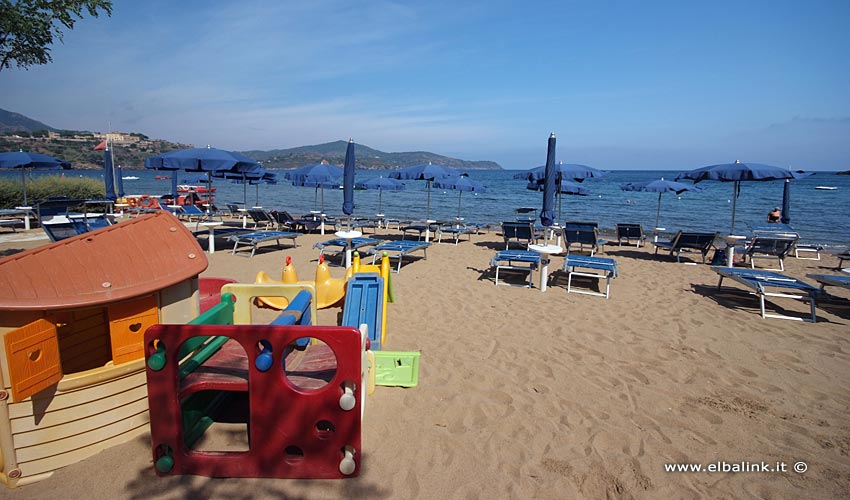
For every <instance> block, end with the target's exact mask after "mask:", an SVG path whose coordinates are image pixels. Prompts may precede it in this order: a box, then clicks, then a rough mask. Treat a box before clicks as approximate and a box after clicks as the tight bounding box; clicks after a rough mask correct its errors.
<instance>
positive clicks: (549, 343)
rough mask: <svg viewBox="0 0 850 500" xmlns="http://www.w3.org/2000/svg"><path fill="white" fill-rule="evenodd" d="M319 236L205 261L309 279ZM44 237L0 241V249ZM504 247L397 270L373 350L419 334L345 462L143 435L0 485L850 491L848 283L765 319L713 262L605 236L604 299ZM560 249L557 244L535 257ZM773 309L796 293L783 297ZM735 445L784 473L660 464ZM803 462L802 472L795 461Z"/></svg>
mask: <svg viewBox="0 0 850 500" xmlns="http://www.w3.org/2000/svg"><path fill="white" fill-rule="evenodd" d="M386 233H388V236H390V237H393V238H397V237H399V234H400V233H398V232H396V231H386ZM378 234H379V235H380V234H382V231H379V233H378ZM367 236H371V235H367ZM327 238H328V236H320V235H315V234H312V235H303V236H301V237H300V238H299V239H298V243H299V246H298V247H297V248H292V249H283V250H281V249H277V248H275V247H274V246H263V247H261V250H260V251H259V252H258V253H257V255H256V256H255V257H254V258H251V259H248V258H242V257H236V256H232V255H231V254H230V252H229V251H226V250H224V248H225V247H226V243H225V242H224V240H220V241H219V243H218V245H220V246H219V248H220V250H219V251H218V252H217V253H216V254H215V255H212V256H211V258H210V264H209V268H208V269H207V271H206V272H205V273H204V274H203V276H208V277H227V278H234V279H237V280H239V281H243V282H252V281H253V278H254V275H255V274H256V273H257V271H261V270H263V271H267V272H269V273H270V274H272V275H273V276H276V275H278V274H279V272H280V270H281V268H282V266H283V261H284V257H285V256H287V255H291V256H292V258H293V262H294V264H295V266H296V269H297V270H298V273H299V276H300V277H301V278H302V279H311V278H312V275H313V272H314V268H315V265H316V258H317V256H318V251H317V250H315V249H313V248H312V247H313V244H314V243H316V242H318V241H323V240H325V239H327ZM45 243H46V242H45V241H43V240H41V241H25V242H3V243H0V251H9V250H10V249H16V248H30V247H31V246H34V245H39V244H45ZM502 248H504V245H503V243H502V238H501V235H500V234H498V233H497V232H494V231H491V232H490V233H489V234H481V235H476V236H473V237H472V240H471V241H462V242H461V243H460V244H459V245H457V246H455V245H453V244H446V243H443V244H434V245H432V247H431V248H430V249H429V251H428V258H427V260H423V259H421V258H417V259H416V260H415V261H413V262H410V263H409V264H405V265H404V266H403V268H402V271H401V273H400V274H398V275H393V280H394V281H393V286H394V287H395V293H396V297H397V302H396V303H394V304H391V305H390V306H389V312H388V334H387V339H386V343H385V345H384V349H386V350H394V351H420V352H421V360H420V371H419V385H418V387H415V388H409V389H404V388H398V387H378V388H377V390H376V392H375V393H374V395H372V396H371V397H369V399H368V400H367V406H366V414H365V418H364V422H363V449H362V455H361V457H360V458H361V459H362V472H361V475H360V476H359V477H357V478H352V479H347V480H333V481H331V480H309V481H308V480H282V479H211V478H205V477H194V476H184V477H163V478H159V477H157V476H156V475H155V473H154V470H153V466H152V460H151V452H150V444H149V435H145V436H143V437H142V438H140V439H137V440H135V441H133V442H131V443H127V444H123V445H120V446H116V447H113V448H111V449H108V450H106V451H104V452H102V453H100V454H98V455H96V456H94V457H91V458H89V459H87V460H85V461H82V462H80V463H78V464H75V465H72V466H69V467H66V468H64V469H61V470H59V471H57V472H56V473H55V474H54V475H53V476H52V477H50V478H49V479H47V480H45V481H41V482H38V483H35V484H31V485H26V486H23V487H20V488H18V489H14V490H10V489H0V497H2V498H15V499H46V498H116V499H154V498H273V497H277V498H303V499H314V498H387V499H407V498H439V499H448V498H470V499H473V498H474V499H477V498H494V499H496V498H523V499H525V498H541V499H556V498H590V499H601V498H618V499H619V498H622V499H630V498H635V499H657V498H824V499H825V498H848V495H850V494H848V491H850V421H848V414H850V384H848V380H850V328H848V324H850V305H848V304H850V302H849V301H848V299H850V294H848V293H847V290H843V289H836V288H831V289H830V290H831V291H832V292H833V293H834V294H835V295H836V296H839V297H840V298H841V300H836V301H833V302H829V303H827V302H825V301H823V302H821V303H819V307H818V310H817V314H818V322H817V324H811V323H803V322H797V321H783V320H779V319H762V318H761V317H760V316H759V310H758V301H757V298H756V297H754V296H751V295H747V294H746V292H745V290H744V289H743V288H742V287H740V286H736V285H732V284H730V285H729V288H730V289H734V290H737V292H732V293H728V292H723V293H719V294H718V293H715V287H716V285H717V281H718V278H717V275H716V274H715V273H714V272H713V271H711V269H710V267H709V266H706V265H702V264H700V265H688V264H677V263H676V262H675V259H674V258H671V257H669V256H667V255H666V254H665V255H663V256H662V255H659V256H654V255H653V253H652V252H653V251H652V246H651V245H649V247H642V248H639V249H638V248H635V247H625V246H624V247H617V246H616V245H614V246H609V247H608V248H607V250H606V252H605V253H604V254H603V256H606V257H612V258H614V259H616V260H617V261H618V263H619V270H620V276H619V277H618V278H617V279H615V280H613V282H612V287H611V298H610V299H608V300H606V299H605V298H603V297H593V296H587V295H578V294H569V295H568V294H567V293H566V280H565V279H564V278H562V277H559V278H557V279H555V280H554V281H553V282H552V283H551V284H550V287H549V289H548V290H547V292H546V293H541V292H540V290H539V289H537V288H535V289H526V288H519V287H507V286H498V287H497V286H494V284H493V276H492V274H491V273H490V272H489V270H488V268H489V261H490V258H491V257H492V255H493V254H494V252H495V251H496V250H498V249H502ZM162 250H163V249H157V251H162ZM419 255H421V254H419ZM698 259H699V258H698V257H694V256H693V255H691V256H689V257H688V258H686V259H684V260H685V261H686V262H696V261H697V260H698ZM562 262H563V257H558V256H555V257H553V263H552V266H551V267H550V271H555V270H556V269H559V268H560V265H561V263H562ZM836 264H837V259H835V258H834V257H832V256H828V255H827V256H824V257H823V260H821V261H811V260H798V259H795V258H793V257H791V258H788V259H787V260H786V271H785V272H786V274H789V275H792V276H796V277H801V278H804V277H805V275H806V273H812V272H817V273H836V271H834V270H833V268H834V267H835V266H836ZM332 273H334V275H335V276H340V275H341V274H342V270H341V269H340V268H333V269H332ZM556 274H557V273H556ZM535 282H536V283H537V282H539V273H536V276H535ZM810 282H811V280H810ZM725 284H726V283H724V285H725ZM769 308H772V309H773V310H775V311H781V312H784V313H787V314H797V315H800V316H805V315H806V314H808V311H809V309H808V305H806V304H804V303H802V302H800V301H796V300H791V299H776V300H771V301H770V302H769ZM339 313H340V309H338V308H337V309H328V310H323V311H320V312H319V318H318V320H319V323H320V324H336V321H337V316H338V314H339ZM742 461H747V462H754V463H760V462H767V463H769V464H770V465H771V466H775V465H776V463H777V462H784V463H785V464H786V466H787V471H785V472H740V473H733V472H725V473H724V472H716V473H705V472H703V473H683V472H678V473H671V472H665V467H664V466H665V464H674V463H697V464H702V465H703V466H708V464H711V463H717V462H727V463H730V464H731V463H740V462H742ZM800 461H802V462H805V463H806V464H807V471H806V472H805V473H802V474H799V473H796V472H794V471H793V467H794V464H795V462H800Z"/></svg>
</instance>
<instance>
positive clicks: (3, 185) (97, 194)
mask: <svg viewBox="0 0 850 500" xmlns="http://www.w3.org/2000/svg"><path fill="white" fill-rule="evenodd" d="M55 196H67V197H68V198H82V199H102V198H103V197H104V196H106V189H105V187H104V186H103V182H101V181H99V180H97V179H89V178H84V177H83V178H80V177H62V176H61V175H49V176H42V177H38V178H36V179H27V202H29V203H32V202H33V201H35V200H42V199H45V198H50V197H55ZM23 201H24V191H23V187H22V186H21V181H20V179H17V180H15V179H13V178H4V179H0V208H14V207H17V206H20V205H21V203H22V202H23Z"/></svg>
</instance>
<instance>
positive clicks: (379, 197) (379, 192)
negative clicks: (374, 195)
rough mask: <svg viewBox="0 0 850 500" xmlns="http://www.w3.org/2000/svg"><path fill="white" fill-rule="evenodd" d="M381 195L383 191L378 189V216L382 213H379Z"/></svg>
mask: <svg viewBox="0 0 850 500" xmlns="http://www.w3.org/2000/svg"><path fill="white" fill-rule="evenodd" d="M383 194H384V190H383V189H379V190H378V213H379V214H380V213H383V212H381V196H382V195H383Z"/></svg>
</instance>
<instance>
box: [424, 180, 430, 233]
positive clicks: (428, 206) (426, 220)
mask: <svg viewBox="0 0 850 500" xmlns="http://www.w3.org/2000/svg"><path fill="white" fill-rule="evenodd" d="M425 189H426V190H427V191H428V204H427V206H426V207H425V222H426V223H427V222H428V221H429V220H431V180H430V179H425Z"/></svg>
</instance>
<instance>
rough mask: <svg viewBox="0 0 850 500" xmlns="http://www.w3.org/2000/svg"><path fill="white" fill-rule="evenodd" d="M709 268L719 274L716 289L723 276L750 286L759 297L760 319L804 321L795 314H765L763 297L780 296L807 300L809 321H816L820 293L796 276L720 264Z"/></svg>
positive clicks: (718, 288) (816, 288) (718, 287)
mask: <svg viewBox="0 0 850 500" xmlns="http://www.w3.org/2000/svg"><path fill="white" fill-rule="evenodd" d="M711 269H712V270H713V271H714V272H716V273H717V274H719V275H720V281H718V282H717V290H718V291H719V290H720V287H721V285H722V284H723V278H729V279H731V280H734V281H735V282H737V283H740V284H742V285H744V286H746V287H748V288H750V289H751V290H752V291H751V292H749V293H751V294H753V295H757V296H758V297H759V305H760V308H761V317H762V319H764V318H777V319H790V320H795V321H806V319H805V318H800V317H796V316H785V315H782V314H767V313H766V312H765V308H764V299H765V297H780V298H789V299H800V300H803V301H806V300H807V301H808V302H809V308H810V313H811V322H812V323H814V322H816V321H817V315H816V313H815V308H816V301H817V297H818V295H820V292H821V290H820V289H819V288H818V287H815V286H812V285H810V284H808V283H806V282H805V281H802V280H799V279H797V278H793V277H791V276H787V275H784V274H779V273H777V272H773V271H764V270H761V269H746V268H741V267H722V266H712V268H711ZM770 288H778V289H781V290H783V291H785V292H788V291H791V292H797V293H779V292H770V291H768V289H770Z"/></svg>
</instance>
